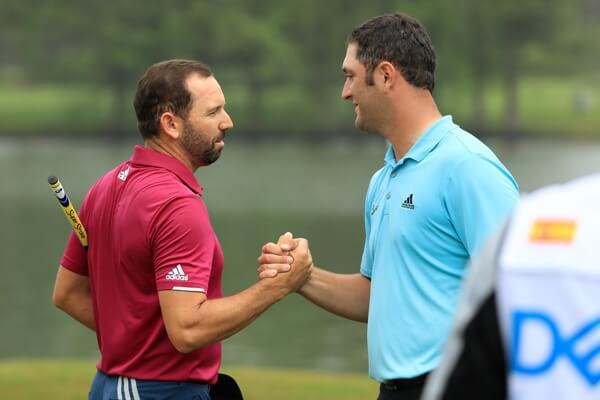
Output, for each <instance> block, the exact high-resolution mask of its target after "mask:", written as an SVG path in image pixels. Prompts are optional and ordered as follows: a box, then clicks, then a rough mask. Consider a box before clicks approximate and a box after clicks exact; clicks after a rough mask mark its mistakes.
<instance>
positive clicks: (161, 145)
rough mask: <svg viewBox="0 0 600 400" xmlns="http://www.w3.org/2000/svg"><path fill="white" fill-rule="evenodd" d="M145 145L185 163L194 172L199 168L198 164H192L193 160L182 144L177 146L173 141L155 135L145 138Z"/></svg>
mask: <svg viewBox="0 0 600 400" xmlns="http://www.w3.org/2000/svg"><path fill="white" fill-rule="evenodd" d="M144 146H145V147H148V148H150V149H152V150H156V151H158V152H159V153H163V154H166V155H168V156H170V157H173V158H175V159H176V160H179V161H181V162H182V163H183V165H185V166H186V167H187V168H188V169H189V170H190V171H192V173H194V172H195V171H196V170H197V169H198V167H197V166H194V165H193V164H192V162H191V161H190V160H189V158H188V157H187V156H186V153H185V151H184V150H183V149H182V148H181V147H180V146H177V145H176V144H175V143H173V142H167V141H165V140H164V139H163V138H162V137H161V136H153V137H151V138H147V139H145V140H144Z"/></svg>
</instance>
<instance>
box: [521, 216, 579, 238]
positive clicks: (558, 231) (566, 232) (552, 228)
mask: <svg viewBox="0 0 600 400" xmlns="http://www.w3.org/2000/svg"><path fill="white" fill-rule="evenodd" d="M576 230H577V222H576V221H574V220H560V219H538V220H536V221H534V222H533V225H532V226H531V231H530V232H529V240H530V241H532V242H533V243H571V242H572V241H573V238H574V237H575V231H576Z"/></svg>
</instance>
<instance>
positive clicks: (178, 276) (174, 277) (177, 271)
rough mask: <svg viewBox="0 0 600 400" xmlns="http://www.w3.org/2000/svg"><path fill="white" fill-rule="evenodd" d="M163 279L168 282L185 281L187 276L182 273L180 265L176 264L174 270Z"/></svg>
mask: <svg viewBox="0 0 600 400" xmlns="http://www.w3.org/2000/svg"><path fill="white" fill-rule="evenodd" d="M165 278H166V279H167V280H168V281H187V280H188V275H187V274H186V273H185V272H183V268H181V264H177V266H176V267H175V268H173V269H172V270H171V271H170V272H169V273H168V274H167V276H165Z"/></svg>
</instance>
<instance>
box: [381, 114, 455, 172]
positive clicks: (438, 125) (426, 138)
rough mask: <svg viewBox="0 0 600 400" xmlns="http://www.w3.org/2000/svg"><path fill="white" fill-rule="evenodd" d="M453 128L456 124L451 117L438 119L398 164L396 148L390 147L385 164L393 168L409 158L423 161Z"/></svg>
mask: <svg viewBox="0 0 600 400" xmlns="http://www.w3.org/2000/svg"><path fill="white" fill-rule="evenodd" d="M453 126H454V122H452V116H451V115H447V116H445V117H442V118H440V119H438V120H437V121H436V122H435V123H434V124H433V125H431V126H430V127H429V128H428V129H427V130H426V131H425V133H423V134H422V135H421V136H420V137H419V138H418V139H417V141H416V142H415V144H413V145H412V147H411V148H410V150H408V153H406V154H405V155H404V157H402V158H401V159H400V160H399V161H398V162H396V155H395V154H394V148H393V147H392V146H391V145H390V146H389V147H388V150H387V152H386V154H385V158H384V160H385V163H386V164H389V165H391V166H396V165H401V164H403V163H404V161H405V160H406V159H409V158H410V159H412V160H415V161H416V162H421V161H423V159H424V158H425V157H426V156H427V155H428V154H429V153H430V152H431V151H432V150H433V149H434V148H435V146H437V144H438V143H439V142H440V140H442V138H443V137H444V136H445V135H446V133H447V132H448V131H449V130H450V129H451V128H452V127H453Z"/></svg>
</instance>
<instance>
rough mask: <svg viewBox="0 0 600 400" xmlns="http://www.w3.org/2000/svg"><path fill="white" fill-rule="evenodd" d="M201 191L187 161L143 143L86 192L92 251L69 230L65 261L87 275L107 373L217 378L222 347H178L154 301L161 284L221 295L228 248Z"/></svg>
mask: <svg viewBox="0 0 600 400" xmlns="http://www.w3.org/2000/svg"><path fill="white" fill-rule="evenodd" d="M201 195H202V188H201V187H200V185H199V184H198V182H197V181H196V179H195V177H194V175H193V173H192V172H191V171H190V170H189V169H187V168H186V167H185V166H184V165H183V164H182V163H181V162H179V161H178V160H176V159H174V158H173V157H170V156H167V155H165V154H162V153H159V152H157V151H155V150H152V149H149V148H144V147H140V146H136V147H135V148H134V150H133V155H132V156H131V159H130V160H129V161H127V162H124V163H122V164H120V165H119V166H117V167H116V168H115V169H113V170H111V171H109V172H108V173H107V174H106V175H104V176H103V177H102V178H100V180H98V182H96V184H95V185H94V186H93V187H92V188H91V189H90V191H89V192H88V193H87V195H86V197H85V199H84V201H83V204H82V207H81V212H80V217H81V220H82V222H83V225H84V226H85V228H86V230H87V233H88V236H89V245H88V248H87V250H85V249H84V248H83V247H82V246H81V244H80V243H79V241H78V240H77V238H76V236H75V235H74V234H71V236H70V238H69V241H68V243H67V246H66V249H65V252H64V254H63V257H62V259H61V265H62V266H64V267H65V268H67V269H69V270H70V271H73V272H75V273H77V274H80V275H85V276H88V277H89V281H90V287H91V293H92V303H93V307H94V318H95V322H96V336H97V338H98V345H99V348H100V354H101V358H100V361H99V363H98V369H99V370H101V371H102V372H104V373H106V374H108V375H123V376H127V377H132V378H137V379H151V380H166V381H189V380H194V381H206V382H211V383H214V382H215V381H216V375H217V373H218V370H219V367H220V363H221V344H220V343H215V344H213V345H210V346H207V347H204V348H201V349H198V350H195V351H193V352H191V353H188V354H182V353H179V352H178V351H177V350H176V349H175V348H174V347H173V344H172V343H171V341H170V340H169V338H168V336H167V332H166V330H165V326H164V323H163V319H162V315H161V310H160V304H159V299H158V291H160V290H182V291H191V292H202V293H205V294H206V296H207V297H208V298H209V299H215V298H220V297H222V290H221V275H222V272H223V252H222V250H221V246H220V244H219V240H218V238H217V236H216V235H215V232H214V231H213V228H212V225H211V223H210V219H209V215H208V211H207V209H206V206H205V204H204V202H203V201H202V198H201Z"/></svg>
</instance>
